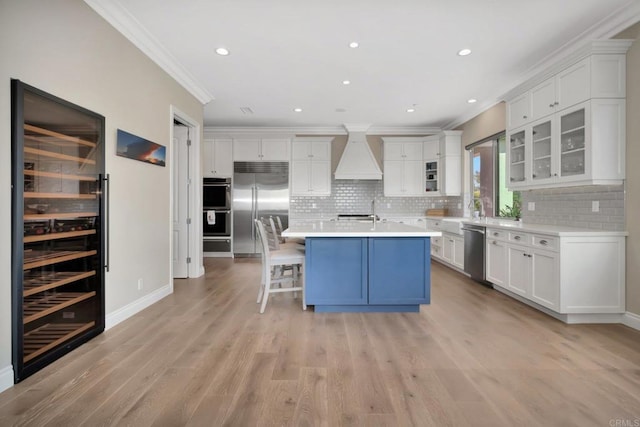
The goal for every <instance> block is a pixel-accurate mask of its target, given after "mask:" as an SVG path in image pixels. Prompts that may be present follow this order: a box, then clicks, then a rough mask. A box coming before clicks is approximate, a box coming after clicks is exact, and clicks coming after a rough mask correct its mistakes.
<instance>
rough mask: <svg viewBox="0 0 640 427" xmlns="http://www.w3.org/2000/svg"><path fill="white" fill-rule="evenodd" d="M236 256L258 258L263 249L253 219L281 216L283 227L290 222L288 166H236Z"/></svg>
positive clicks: (234, 186) (261, 164)
mask: <svg viewBox="0 0 640 427" xmlns="http://www.w3.org/2000/svg"><path fill="white" fill-rule="evenodd" d="M233 169H234V170H233V172H234V173H233V253H234V255H235V256H256V255H258V254H260V252H262V251H261V246H260V240H259V237H258V233H257V230H256V228H255V224H254V222H253V220H254V219H258V218H261V217H264V218H268V217H269V216H271V215H273V216H275V215H278V216H280V219H281V220H282V225H283V227H284V228H286V227H287V224H288V219H289V164H288V163H287V162H235V163H234V164H233Z"/></svg>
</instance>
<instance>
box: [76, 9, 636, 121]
mask: <svg viewBox="0 0 640 427" xmlns="http://www.w3.org/2000/svg"><path fill="white" fill-rule="evenodd" d="M85 1H86V2H87V3H88V4H89V5H91V6H92V7H93V8H94V9H96V11H98V13H100V14H101V15H102V16H104V17H105V18H106V19H107V20H108V21H109V22H111V23H112V24H113V25H114V26H115V27H116V28H118V29H119V30H120V31H121V32H122V33H123V34H125V35H126V36H127V37H128V38H129V39H130V40H132V41H133V42H134V43H136V44H137V45H138V46H139V47H140V48H141V49H142V50H143V51H145V52H146V53H147V54H149V55H150V56H151V57H152V58H153V59H154V60H156V62H158V63H159V64H160V65H161V66H163V67H164V68H165V69H166V70H167V71H168V72H169V73H170V74H171V75H173V76H174V77H175V78H177V79H178V80H179V81H180V82H181V83H182V84H183V85H185V87H187V88H188V89H189V90H191V92H192V93H194V94H195V95H196V96H197V97H198V98H199V99H200V100H201V101H202V102H203V103H206V105H205V107H204V115H205V119H204V122H205V125H206V126H217V127H244V126H266V127H308V128H312V127H316V128H324V129H326V128H327V127H339V126H341V125H342V124H343V123H368V124H372V125H373V127H375V128H378V129H380V130H382V129H386V130H387V133H394V132H393V131H394V130H396V131H398V132H402V131H404V132H405V133H407V132H409V131H411V129H414V128H417V129H414V130H415V131H416V132H420V130H423V131H424V129H425V128H451V127H452V126H455V125H457V124H459V123H461V122H463V121H465V120H467V119H469V118H470V117H472V116H474V115H475V114H477V113H479V112H480V111H482V110H484V109H486V108H487V107H489V106H491V105H493V104H495V103H496V102H497V101H499V100H500V99H501V96H502V95H504V94H505V93H506V92H507V91H508V90H510V89H512V88H513V87H515V86H516V85H518V84H520V83H522V82H523V81H524V80H525V79H526V78H527V77H530V76H531V74H532V73H533V72H535V71H537V70H538V69H539V68H541V67H543V66H544V65H545V61H547V60H549V58H550V56H552V55H554V54H557V53H558V51H559V50H563V49H564V50H566V49H571V48H574V47H575V46H577V45H579V44H580V43H584V42H585V41H586V40H587V39H591V38H603V37H611V36H612V35H613V34H615V33H616V32H618V31H620V30H622V29H624V28H625V27H626V26H629V25H631V24H633V23H634V22H636V21H637V20H638V19H640V8H639V7H638V6H639V4H640V1H638V0H322V1H314V2H311V1H307V0H272V1H266V0H187V1H166V2H165V1H163V2H158V1H157V0H126V1H125V0H119V1H116V0H85ZM351 41H357V42H358V43H360V47H359V48H357V49H351V48H349V47H348V44H349V42H351ZM221 46H222V47H226V48H227V49H229V50H230V51H231V54H230V55H229V56H226V57H223V56H219V55H216V54H215V52H214V51H215V49H216V48H217V47H221ZM461 48H470V49H472V51H473V53H472V54H471V55H469V56H466V57H460V56H458V55H457V54H456V52H457V51H458V50H460V49H461ZM343 80H350V81H351V84H350V85H348V86H345V85H343V84H342V81H343ZM211 98H213V99H211ZM469 98H476V99H477V100H478V102H477V103H476V104H473V105H471V104H468V103H467V100H468V99H469ZM414 105H415V107H414ZM244 107H248V108H250V109H251V110H252V111H253V114H244V113H243V112H242V111H241V108H244ZM296 107H299V108H302V109H303V112H301V113H296V112H294V111H293V109H294V108H296ZM411 107H414V108H415V110H416V111H415V112H414V113H407V112H406V110H407V109H408V108H411ZM339 109H342V110H346V111H343V112H339V111H337V110H339Z"/></svg>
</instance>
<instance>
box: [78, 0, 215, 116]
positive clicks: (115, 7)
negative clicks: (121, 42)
mask: <svg viewBox="0 0 640 427" xmlns="http://www.w3.org/2000/svg"><path fill="white" fill-rule="evenodd" d="M84 2H85V3H87V4H88V5H89V6H90V7H91V8H92V9H93V10H94V11H95V12H96V13H97V14H98V15H100V16H101V17H102V18H104V20H105V21H107V22H108V23H109V24H111V25H112V26H113V27H114V28H115V29H116V30H117V31H119V32H120V33H121V34H122V35H123V36H125V37H126V38H127V39H128V40H129V41H130V42H131V43H133V45H134V46H136V47H137V48H138V49H140V50H141V51H142V53H144V54H145V55H147V56H148V57H149V58H150V59H151V60H152V61H153V62H155V63H156V64H157V65H158V66H159V67H160V68H162V69H163V70H164V71H165V72H166V73H167V74H169V75H170V76H171V77H173V78H174V79H175V80H176V81H177V82H178V83H179V84H180V85H181V86H182V87H184V88H185V89H186V90H187V91H188V92H189V93H190V94H191V95H193V96H194V97H195V98H196V99H197V100H198V101H200V102H201V103H202V104H203V105H204V104H208V103H209V102H211V101H212V100H213V99H214V97H213V95H212V94H211V93H210V92H209V91H208V90H207V89H206V88H205V86H204V85H203V84H201V83H200V82H199V81H198V80H197V79H196V78H195V77H194V76H193V75H192V74H191V73H190V72H189V71H188V70H187V69H186V68H184V67H183V66H182V64H180V63H179V62H178V60H177V59H176V58H174V56H173V55H171V53H169V51H168V50H166V49H165V48H164V47H163V46H162V45H161V44H160V43H159V42H158V40H156V38H155V37H153V36H152V35H151V33H150V32H149V31H147V29H146V28H145V27H144V26H143V25H142V24H141V23H140V21H138V20H137V19H136V18H135V17H134V16H133V15H132V14H131V13H130V12H129V11H128V10H127V9H126V8H125V7H124V6H123V5H122V4H121V2H120V1H119V0H109V1H103V0H84Z"/></svg>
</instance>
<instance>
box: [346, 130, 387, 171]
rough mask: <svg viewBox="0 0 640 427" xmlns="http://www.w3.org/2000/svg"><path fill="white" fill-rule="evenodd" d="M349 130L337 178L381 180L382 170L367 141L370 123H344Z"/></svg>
mask: <svg viewBox="0 0 640 427" xmlns="http://www.w3.org/2000/svg"><path fill="white" fill-rule="evenodd" d="M343 126H344V128H345V129H346V130H347V132H348V134H349V135H348V137H347V146H346V147H345V148H344V152H343V153H342V157H340V162H339V163H338V167H337V168H336V173H335V179H372V180H381V179H382V171H381V170H380V166H378V162H377V161H376V158H375V157H374V156H373V153H372V152H371V148H369V144H368V143H367V129H368V128H369V125H353V124H344V125H343Z"/></svg>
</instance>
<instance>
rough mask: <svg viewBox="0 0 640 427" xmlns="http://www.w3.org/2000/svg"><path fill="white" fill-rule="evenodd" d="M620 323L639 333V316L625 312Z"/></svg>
mask: <svg viewBox="0 0 640 427" xmlns="http://www.w3.org/2000/svg"><path fill="white" fill-rule="evenodd" d="M622 323H623V324H624V325H626V326H628V327H630V328H633V329H637V330H639V331H640V316H639V315H637V314H635V313H630V312H628V311H627V312H626V313H625V314H623V315H622Z"/></svg>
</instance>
